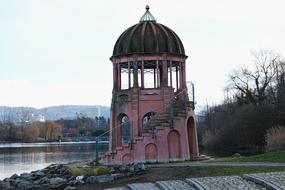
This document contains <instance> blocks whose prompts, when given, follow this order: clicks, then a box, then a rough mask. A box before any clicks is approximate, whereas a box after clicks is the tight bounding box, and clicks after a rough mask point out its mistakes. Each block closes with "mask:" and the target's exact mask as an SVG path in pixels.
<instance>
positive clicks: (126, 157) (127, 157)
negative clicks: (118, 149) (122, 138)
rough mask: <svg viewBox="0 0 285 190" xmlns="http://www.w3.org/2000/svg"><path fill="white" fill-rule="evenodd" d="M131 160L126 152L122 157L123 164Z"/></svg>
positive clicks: (130, 156)
mask: <svg viewBox="0 0 285 190" xmlns="http://www.w3.org/2000/svg"><path fill="white" fill-rule="evenodd" d="M132 161H133V157H132V155H131V154H129V153H127V154H125V155H124V156H123V157H122V162H123V164H130V163H131V162H132Z"/></svg>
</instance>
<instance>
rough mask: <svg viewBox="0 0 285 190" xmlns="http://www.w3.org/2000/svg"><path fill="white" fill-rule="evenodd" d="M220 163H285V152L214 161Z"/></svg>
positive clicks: (224, 158)
mask: <svg viewBox="0 0 285 190" xmlns="http://www.w3.org/2000/svg"><path fill="white" fill-rule="evenodd" d="M215 161H218V162H285V151H277V152H267V153H264V154H258V155H254V156H241V157H223V158H217V159H215V160H214V162H215Z"/></svg>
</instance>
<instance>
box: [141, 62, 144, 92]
mask: <svg viewBox="0 0 285 190" xmlns="http://www.w3.org/2000/svg"><path fill="white" fill-rule="evenodd" d="M141 87H142V88H144V60H142V66H141Z"/></svg>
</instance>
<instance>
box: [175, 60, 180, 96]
mask: <svg viewBox="0 0 285 190" xmlns="http://www.w3.org/2000/svg"><path fill="white" fill-rule="evenodd" d="M175 70H176V91H177V90H178V88H179V82H178V80H179V78H178V67H177V66H175Z"/></svg>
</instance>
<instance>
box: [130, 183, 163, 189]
mask: <svg viewBox="0 0 285 190" xmlns="http://www.w3.org/2000/svg"><path fill="white" fill-rule="evenodd" d="M127 187H129V188H130V189H131V190H161V189H160V188H159V187H158V186H156V185H155V184H154V183H132V184H128V185H127Z"/></svg>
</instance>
